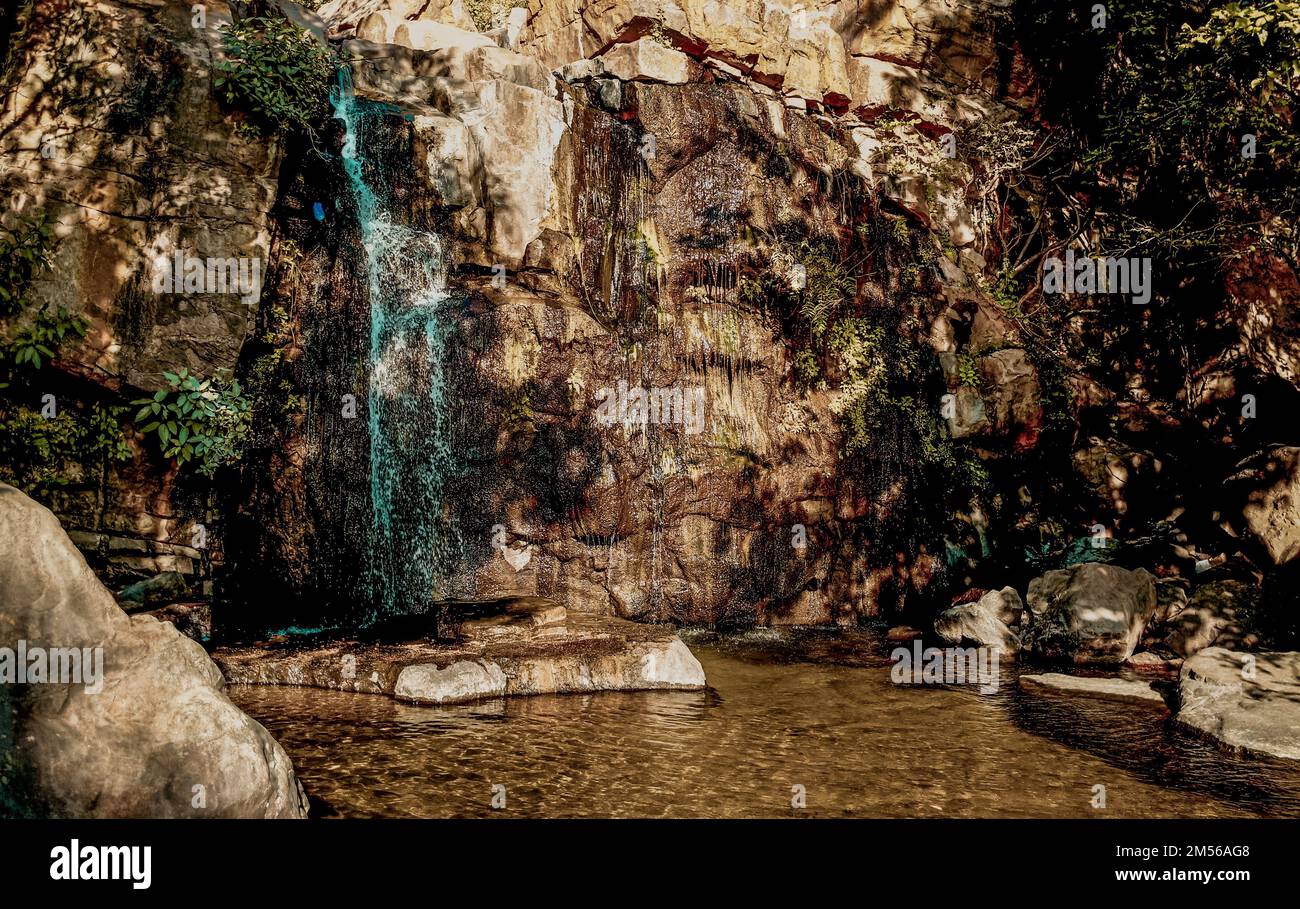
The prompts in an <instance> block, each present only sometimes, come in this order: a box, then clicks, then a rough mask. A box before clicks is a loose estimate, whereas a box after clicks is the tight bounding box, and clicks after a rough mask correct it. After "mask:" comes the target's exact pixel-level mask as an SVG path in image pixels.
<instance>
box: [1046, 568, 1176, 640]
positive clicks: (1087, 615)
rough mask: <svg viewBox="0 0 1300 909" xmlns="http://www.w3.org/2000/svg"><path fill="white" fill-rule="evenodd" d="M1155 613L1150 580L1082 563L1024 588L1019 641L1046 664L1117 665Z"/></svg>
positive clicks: (1141, 574)
mask: <svg viewBox="0 0 1300 909" xmlns="http://www.w3.org/2000/svg"><path fill="white" fill-rule="evenodd" d="M1155 611H1156V586H1155V578H1154V577H1153V576H1152V575H1151V574H1150V573H1149V572H1147V571H1144V570H1143V569H1141V568H1139V569H1137V570H1136V571H1129V570H1128V569H1125V568H1120V567H1118V566H1116V565H1104V564H1101V563H1098V562H1086V563H1084V564H1082V565H1072V566H1071V567H1069V568H1063V569H1060V570H1059V571H1049V572H1047V573H1046V574H1045V575H1043V576H1042V577H1038V578H1035V579H1034V580H1032V581H1031V582H1030V583H1029V595H1028V597H1027V598H1026V609H1025V614H1024V619H1023V620H1022V629H1021V640H1022V642H1023V645H1024V647H1025V648H1026V649H1027V650H1030V651H1032V652H1033V653H1034V654H1035V655H1037V656H1040V657H1043V658H1045V659H1049V660H1069V661H1071V662H1074V663H1109V664H1117V663H1123V662H1124V661H1125V660H1127V659H1128V658H1129V657H1130V656H1132V655H1133V651H1134V649H1136V647H1137V644H1138V642H1139V641H1140V640H1141V639H1142V632H1143V631H1144V630H1145V628H1146V626H1147V622H1149V621H1150V619H1151V617H1152V616H1153V615H1154V614H1155Z"/></svg>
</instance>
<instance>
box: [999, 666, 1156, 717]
mask: <svg viewBox="0 0 1300 909" xmlns="http://www.w3.org/2000/svg"><path fill="white" fill-rule="evenodd" d="M1020 687H1021V688H1023V689H1024V690H1025V691H1058V692H1061V693H1063V694H1082V695H1087V696H1088V697H1095V698H1105V699H1107V700H1111V701H1125V702H1128V703H1130V704H1150V705H1151V706H1153V707H1161V708H1163V707H1164V706H1165V699H1164V698H1163V697H1161V696H1160V692H1158V691H1156V690H1155V689H1154V688H1152V687H1151V685H1150V684H1149V683H1147V682H1140V681H1136V680H1133V679H1116V678H1093V677H1090V676H1079V675H1065V674H1063V673H1060V672H1045V673H1042V674H1040V675H1022V676H1021V677H1020Z"/></svg>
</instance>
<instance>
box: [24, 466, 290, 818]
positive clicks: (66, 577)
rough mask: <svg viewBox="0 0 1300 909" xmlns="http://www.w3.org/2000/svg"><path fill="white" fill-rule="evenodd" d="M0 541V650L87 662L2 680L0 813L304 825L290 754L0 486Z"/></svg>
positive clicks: (55, 531)
mask: <svg viewBox="0 0 1300 909" xmlns="http://www.w3.org/2000/svg"><path fill="white" fill-rule="evenodd" d="M0 539H3V540H4V541H5V542H4V547H3V549H0V647H4V648H10V650H11V651H15V652H17V651H19V650H24V651H26V652H27V654H29V655H30V654H31V653H32V652H33V650H34V649H36V648H42V649H43V650H44V651H45V652H49V650H51V649H53V648H69V649H70V648H77V649H78V650H81V652H82V653H83V654H98V657H97V659H96V660H87V659H85V658H84V657H83V659H82V661H81V668H82V670H83V671H82V672H80V673H78V675H79V676H80V679H79V680H78V682H79V683H77V684H55V683H53V682H52V680H50V682H49V683H46V684H39V683H32V680H31V679H30V678H29V684H27V685H24V686H21V687H15V686H14V685H12V684H9V682H11V681H13V680H12V679H10V678H8V673H6V678H5V684H0V717H5V718H6V723H5V724H4V726H3V727H0V745H2V746H3V747H2V748H0V752H5V751H7V752H8V753H9V756H10V762H11V763H10V767H11V768H12V769H14V770H15V773H13V774H10V775H9V780H8V782H7V783H5V784H3V786H0V788H3V789H7V790H8V791H5V792H0V803H8V804H15V803H16V804H26V805H29V806H33V807H34V808H35V807H36V806H40V808H41V813H49V814H53V815H61V816H70V817H258V818H289V817H305V816H306V814H307V800H306V797H305V796H304V794H303V792H302V788H301V787H300V786H299V785H298V780H297V778H296V777H295V775H294V772H293V765H292V764H291V763H290V761H289V757H288V755H286V754H285V753H284V751H283V749H281V748H280V746H279V745H278V744H277V743H276V741H275V740H274V739H273V738H271V736H270V734H269V733H268V732H267V731H266V730H265V729H263V728H262V726H261V725H259V724H258V723H257V722H255V721H254V720H252V719H251V718H250V717H248V716H246V715H245V714H244V713H243V711H241V710H240V709H239V708H237V707H236V706H235V705H234V704H232V703H231V702H230V700H229V699H228V698H227V697H226V695H225V692H224V691H223V690H222V687H223V686H222V680H221V674H220V672H218V671H217V668H216V666H214V665H213V664H212V661H211V660H209V659H208V657H207V655H206V654H205V653H204V652H203V648H201V647H200V646H199V645H198V644H196V643H195V642H193V641H191V640H189V639H188V638H185V637H183V636H182V635H181V634H180V633H179V632H177V630H176V628H175V627H174V626H172V625H171V624H170V623H167V622H159V621H158V620H157V619H155V618H153V617H152V616H146V615H136V616H128V615H127V614H126V613H124V612H123V611H122V610H121V609H119V608H118V606H117V604H116V603H115V602H114V601H113V595H112V594H111V593H109V592H108V590H107V589H105V588H104V586H103V585H102V584H100V583H99V581H98V580H96V578H95V576H94V574H93V573H92V572H91V570H90V568H89V567H88V566H87V565H86V561H85V559H84V558H82V556H81V553H79V552H78V551H77V549H76V548H75V547H74V546H73V545H72V541H71V540H69V539H68V537H67V535H66V534H65V533H64V532H63V530H62V528H61V527H60V526H59V523H58V521H57V520H56V519H55V517H54V515H52V514H51V513H50V512H49V511H48V510H47V509H45V508H44V507H43V506H41V505H39V504H37V503H36V502H34V501H32V500H31V499H29V498H28V497H27V496H25V495H23V494H22V493H21V492H19V491H18V490H17V489H14V488H13V487H10V486H6V485H4V484H2V483H0ZM65 652H66V651H65ZM96 662H97V663H98V667H99V669H100V670H102V673H101V672H97V671H96V670H95V669H93V668H92V667H93V665H94V664H95V663H96ZM88 675H97V676H98V678H89V677H88ZM60 678H67V676H66V675H61V676H60ZM10 718H12V719H10ZM16 780H20V781H21V782H15V781H16Z"/></svg>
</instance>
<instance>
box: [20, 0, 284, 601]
mask: <svg viewBox="0 0 1300 909" xmlns="http://www.w3.org/2000/svg"><path fill="white" fill-rule="evenodd" d="M203 9H204V13H205V18H204V19H203V22H202V25H201V26H200V27H196V26H195V24H194V23H193V22H192V21H191V20H192V19H193V18H194V14H193V13H192V12H191V10H190V8H189V7H188V6H185V5H184V4H181V3H176V2H171V0H111V2H105V3H95V4H84V3H74V4H66V3H52V2H45V0H42V2H37V3H35V4H34V5H33V6H32V13H31V15H32V18H31V22H30V25H29V27H28V28H27V29H26V30H23V31H22V32H21V33H20V35H19V37H20V39H21V40H20V41H19V42H18V44H17V46H15V47H14V48H13V52H14V59H13V61H12V63H13V72H15V73H18V74H21V77H20V81H18V82H17V84H15V85H12V86H8V85H7V86H4V88H5V91H3V93H0V97H3V102H4V106H3V108H2V109H0V136H2V137H3V146H2V147H0V193H3V195H4V197H5V199H6V202H7V204H6V213H5V218H4V223H5V226H6V227H13V226H14V223H15V221H17V220H19V219H42V218H44V219H48V220H49V221H51V222H53V227H54V230H53V243H52V247H51V249H50V254H51V259H52V264H51V267H50V268H49V269H47V270H46V271H44V272H43V273H41V274H39V275H37V276H36V278H35V281H34V284H33V286H32V288H31V289H30V290H29V292H28V296H29V298H30V300H31V302H32V308H31V312H35V311H36V310H37V309H38V308H39V307H41V306H45V307H47V308H48V310H49V311H50V312H51V313H53V312H55V311H57V310H59V309H63V310H66V311H67V312H68V313H69V314H71V315H78V316H81V317H83V318H85V319H86V320H88V322H89V330H88V331H87V333H86V335H85V337H84V339H82V340H80V341H78V340H77V339H75V338H71V337H70V338H69V339H68V340H66V341H65V342H64V343H63V345H62V346H61V347H60V348H59V350H58V358H57V359H56V360H54V362H53V363H52V364H50V365H49V366H47V367H46V368H45V369H43V372H46V373H47V374H48V373H54V375H53V376H51V378H50V379H49V381H50V382H51V383H52V384H51V385H50V388H51V390H52V391H56V392H57V393H58V398H59V405H60V409H61V410H62V409H65V408H66V409H71V408H73V407H74V405H75V404H76V403H77V402H102V401H104V400H105V399H106V398H107V397H109V396H110V395H112V394H114V393H120V394H122V395H123V397H125V398H126V400H127V401H129V400H130V399H131V398H134V397H138V396H139V392H142V391H148V392H150V393H152V392H153V391H155V390H157V389H161V388H165V387H166V383H165V382H164V377H163V372H164V371H170V372H173V373H175V372H177V371H178V370H179V369H181V368H186V369H188V370H189V371H190V373H192V374H194V375H197V376H201V377H205V378H206V377H211V376H214V375H216V374H218V373H219V372H220V371H222V370H225V371H226V372H227V373H229V372H232V371H233V370H234V368H235V366H236V363H237V361H238V358H239V355H240V351H241V349H242V348H243V345H244V341H245V340H246V338H247V337H248V336H249V334H250V332H251V329H252V326H253V322H254V319H255V314H256V311H257V303H258V295H257V294H256V293H250V294H236V293H223V292H211V293H209V292H207V291H208V290H219V287H217V288H212V287H207V286H206V285H205V287H204V289H203V290H202V291H200V292H193V293H190V292H187V293H176V292H172V291H171V290H167V291H160V290H157V289H156V286H161V284H159V285H155V280H154V279H155V278H157V277H159V276H160V275H161V274H162V271H161V270H160V269H165V268H166V267H167V264H168V263H171V264H172V265H173V266H174V263H175V261H176V256H177V255H178V254H179V255H181V256H183V257H184V259H186V260H192V259H204V260H207V259H208V258H209V257H211V258H213V259H220V260H222V261H224V260H226V259H229V258H234V259H245V260H248V261H249V262H250V263H251V262H256V263H258V266H259V272H260V274H261V275H265V274H266V272H267V265H268V255H269V251H270V235H269V231H268V212H269V211H270V210H271V208H272V206H273V205H274V203H275V198H276V194H277V177H278V169H279V161H280V156H281V151H280V147H279V144H278V143H277V142H269V143H268V142H267V141H265V140H262V139H257V138H252V137H248V136H247V135H245V134H244V133H241V132H240V131H238V130H237V129H236V121H235V119H234V118H233V117H231V116H230V115H228V114H227V113H225V112H223V111H222V110H221V108H220V107H219V105H218V103H217V100H216V96H215V93H214V88H213V79H214V69H215V65H216V63H217V61H219V59H220V55H221V38H220V34H219V29H220V28H221V27H222V26H223V25H227V24H229V23H230V21H231V12H230V8H229V5H228V4H227V3H226V2H224V0H214V2H211V3H205V4H203ZM172 270H173V271H174V267H173V269H172ZM250 274H251V273H250ZM132 446H133V449H134V451H133V454H132V457H131V459H130V460H128V461H126V462H124V463H118V462H113V463H111V464H110V466H109V469H108V470H106V471H103V472H100V471H98V470H94V471H89V470H88V471H86V473H85V475H84V476H82V477H74V478H73V481H72V482H70V483H69V484H68V485H66V486H63V487H61V488H59V489H57V490H56V491H55V492H54V493H53V494H52V495H51V496H50V498H49V500H48V501H49V504H50V505H51V507H53V508H54V510H55V511H56V513H57V514H58V515H59V517H60V519H61V520H62V521H63V523H64V525H65V526H66V527H68V529H69V530H70V531H71V532H72V535H73V539H74V542H75V543H76V544H77V546H78V547H79V548H81V549H82V551H83V552H85V553H86V555H87V558H88V559H89V560H90V561H91V563H92V564H93V565H94V566H95V568H96V569H97V570H102V571H106V572H107V573H108V574H109V575H111V576H112V577H113V578H114V583H115V584H116V583H117V578H119V577H120V578H122V579H123V582H125V581H129V580H134V579H138V578H140V577H142V576H148V575H152V574H155V573H157V572H160V571H180V572H183V573H185V574H186V575H194V574H196V573H197V572H199V571H200V570H201V568H202V565H201V561H202V556H203V553H201V552H200V551H199V549H197V548H195V547H194V538H193V527H194V524H195V522H198V521H205V520H206V519H205V516H204V514H203V509H202V503H201V502H196V501H194V498H195V496H194V495H193V494H187V493H189V490H187V489H186V488H185V484H184V483H180V482H178V481H177V476H176V472H175V470H174V468H172V467H171V466H170V465H168V464H165V463H161V462H160V460H159V459H158V456H157V454H155V453H153V452H152V449H151V448H150V447H149V446H146V445H144V444H141V443H140V442H139V441H138V439H133V441H132ZM209 529H210V530H213V533H214V537H215V529H214V528H209ZM215 543H216V540H215V539H214V540H213V544H214V546H213V549H214V550H215V551H216V552H219V548H217V547H216V546H215Z"/></svg>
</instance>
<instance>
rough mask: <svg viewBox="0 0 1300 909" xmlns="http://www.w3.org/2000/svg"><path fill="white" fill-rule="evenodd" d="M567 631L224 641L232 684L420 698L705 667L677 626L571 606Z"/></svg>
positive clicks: (687, 679) (613, 681)
mask: <svg viewBox="0 0 1300 909" xmlns="http://www.w3.org/2000/svg"><path fill="white" fill-rule="evenodd" d="M565 627H566V631H565V633H564V634H563V635H556V636H553V637H546V636H543V637H537V638H533V639H531V640H528V641H525V642H519V641H509V640H507V641H498V640H479V641H464V642H460V643H456V644H435V643H432V642H429V641H412V642H408V643H399V644H375V643H364V642H359V641H347V640H342V641H335V642H330V643H326V644H313V645H310V646H295V645H294V644H292V643H287V644H283V645H278V646H271V647H257V646H254V647H231V648H221V649H219V650H217V651H216V652H215V653H213V654H212V658H213V660H214V661H215V662H216V664H217V666H219V667H220V669H221V671H222V673H224V674H225V677H226V680H227V681H228V682H229V683H230V684H232V685H299V686H306V687H314V688H332V689H335V690H341V691H359V692H366V693H371V694H387V695H390V696H392V697H395V698H397V699H398V700H402V701H408V702H411V703H419V704H461V703H466V702H469V701H476V700H481V699H484V698H494V697H504V696H510V695H526V694H566V693H571V692H581V691H643V690H652V689H679V690H694V689H700V688H703V687H705V679H704V669H703V667H701V666H700V662H699V660H697V659H696V658H695V655H694V654H692V653H691V651H690V649H689V648H687V646H686V645H685V644H684V643H682V640H681V638H679V637H678V636H677V634H676V632H675V631H674V630H673V629H672V628H670V627H667V626H663V625H645V624H641V623H638V622H628V621H624V620H622V619H615V618H608V617H603V616H586V615H575V614H572V613H570V614H569V615H568V618H567V621H566V626H565Z"/></svg>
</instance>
